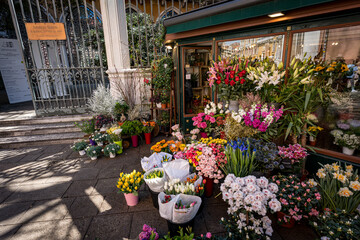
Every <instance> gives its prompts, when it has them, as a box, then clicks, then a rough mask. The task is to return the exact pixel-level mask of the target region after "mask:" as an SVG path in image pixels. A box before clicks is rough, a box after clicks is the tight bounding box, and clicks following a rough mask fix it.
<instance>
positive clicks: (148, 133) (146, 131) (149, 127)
mask: <svg viewBox="0 0 360 240" xmlns="http://www.w3.org/2000/svg"><path fill="white" fill-rule="evenodd" d="M143 125H144V135H145V143H146V144H150V143H151V132H152V130H153V129H154V127H155V122H154V121H149V122H143Z"/></svg>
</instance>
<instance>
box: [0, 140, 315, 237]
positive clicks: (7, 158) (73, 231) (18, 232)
mask: <svg viewBox="0 0 360 240" xmlns="http://www.w3.org/2000/svg"><path fill="white" fill-rule="evenodd" d="M160 139H161V138H158V139H155V140H153V142H155V141H156V140H160ZM149 155H150V146H149V145H145V144H143V145H141V146H140V147H138V148H135V149H134V148H130V149H127V150H126V151H125V153H124V154H122V155H121V156H117V157H116V158H115V159H109V158H106V157H101V158H100V159H98V160H96V161H91V160H89V159H88V157H86V156H85V157H80V156H79V155H78V153H74V152H72V150H71V149H70V148H69V146H68V145H54V146H48V147H47V146H44V147H38V148H26V149H15V150H1V151H0V239H14V240H15V239H19V240H20V239H21V240H25V239H26V240H32V239H34V240H35V239H52V240H53V239H91V240H94V239H99V240H103V239H122V238H136V237H137V235H138V234H139V233H140V231H141V229H142V226H143V224H148V225H150V226H152V227H155V228H157V229H158V231H159V233H160V234H161V235H164V234H166V233H167V223H166V220H164V219H162V218H161V217H160V216H159V213H158V210H157V209H155V208H154V207H153V205H152V200H151V197H150V193H149V191H148V190H147V188H146V186H145V185H143V186H142V188H141V191H140V193H139V195H140V202H139V204H138V205H137V206H135V207H128V206H127V205H126V203H125V199H124V196H123V194H118V193H117V189H116V181H117V178H118V175H119V173H120V172H121V171H125V172H130V171H132V170H133V169H136V170H141V166H140V158H141V157H143V156H149ZM226 211H227V206H226V204H225V203H224V202H223V201H222V200H221V198H220V197H218V198H217V199H215V198H214V197H212V198H208V199H206V200H205V207H204V209H203V212H202V213H201V214H199V215H198V216H197V217H196V219H195V228H194V231H195V233H197V234H201V233H206V232H208V231H209V232H211V233H213V234H224V229H223V228H222V227H221V226H220V224H219V220H220V218H221V217H226V216H227V214H226ZM275 226H276V224H275ZM275 230H276V231H275V232H274V236H273V239H284V240H285V239H291V240H303V239H304V240H308V239H315V235H314V233H313V232H312V230H311V229H310V228H309V227H307V226H297V227H295V228H293V229H278V228H277V227H276V229H275Z"/></svg>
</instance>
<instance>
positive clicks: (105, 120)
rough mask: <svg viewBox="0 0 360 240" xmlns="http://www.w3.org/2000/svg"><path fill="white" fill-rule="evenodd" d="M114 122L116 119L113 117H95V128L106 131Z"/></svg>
mask: <svg viewBox="0 0 360 240" xmlns="http://www.w3.org/2000/svg"><path fill="white" fill-rule="evenodd" d="M113 121H114V119H113V118H112V117H111V116H106V115H101V114H100V115H97V116H96V117H95V128H96V129H101V130H100V131H106V128H107V126H108V125H109V124H111V123H112V122H113Z"/></svg>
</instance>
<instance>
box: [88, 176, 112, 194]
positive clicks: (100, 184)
mask: <svg viewBox="0 0 360 240" xmlns="http://www.w3.org/2000/svg"><path fill="white" fill-rule="evenodd" d="M117 181H118V178H106V179H99V180H98V181H97V183H96V185H95V190H94V191H93V192H92V193H91V194H92V195H94V194H101V195H103V196H107V195H109V194H110V193H116V192H117V191H118V189H117V187H116V184H117Z"/></svg>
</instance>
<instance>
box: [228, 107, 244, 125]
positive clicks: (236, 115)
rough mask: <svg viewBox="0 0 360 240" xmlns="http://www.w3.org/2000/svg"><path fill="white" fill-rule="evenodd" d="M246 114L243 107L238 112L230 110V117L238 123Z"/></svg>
mask: <svg viewBox="0 0 360 240" xmlns="http://www.w3.org/2000/svg"><path fill="white" fill-rule="evenodd" d="M245 115H246V112H245V110H244V109H242V108H240V109H239V111H238V112H235V111H232V112H231V117H232V118H233V119H234V120H235V121H236V122H238V123H241V121H242V120H243V117H244V116H245Z"/></svg>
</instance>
